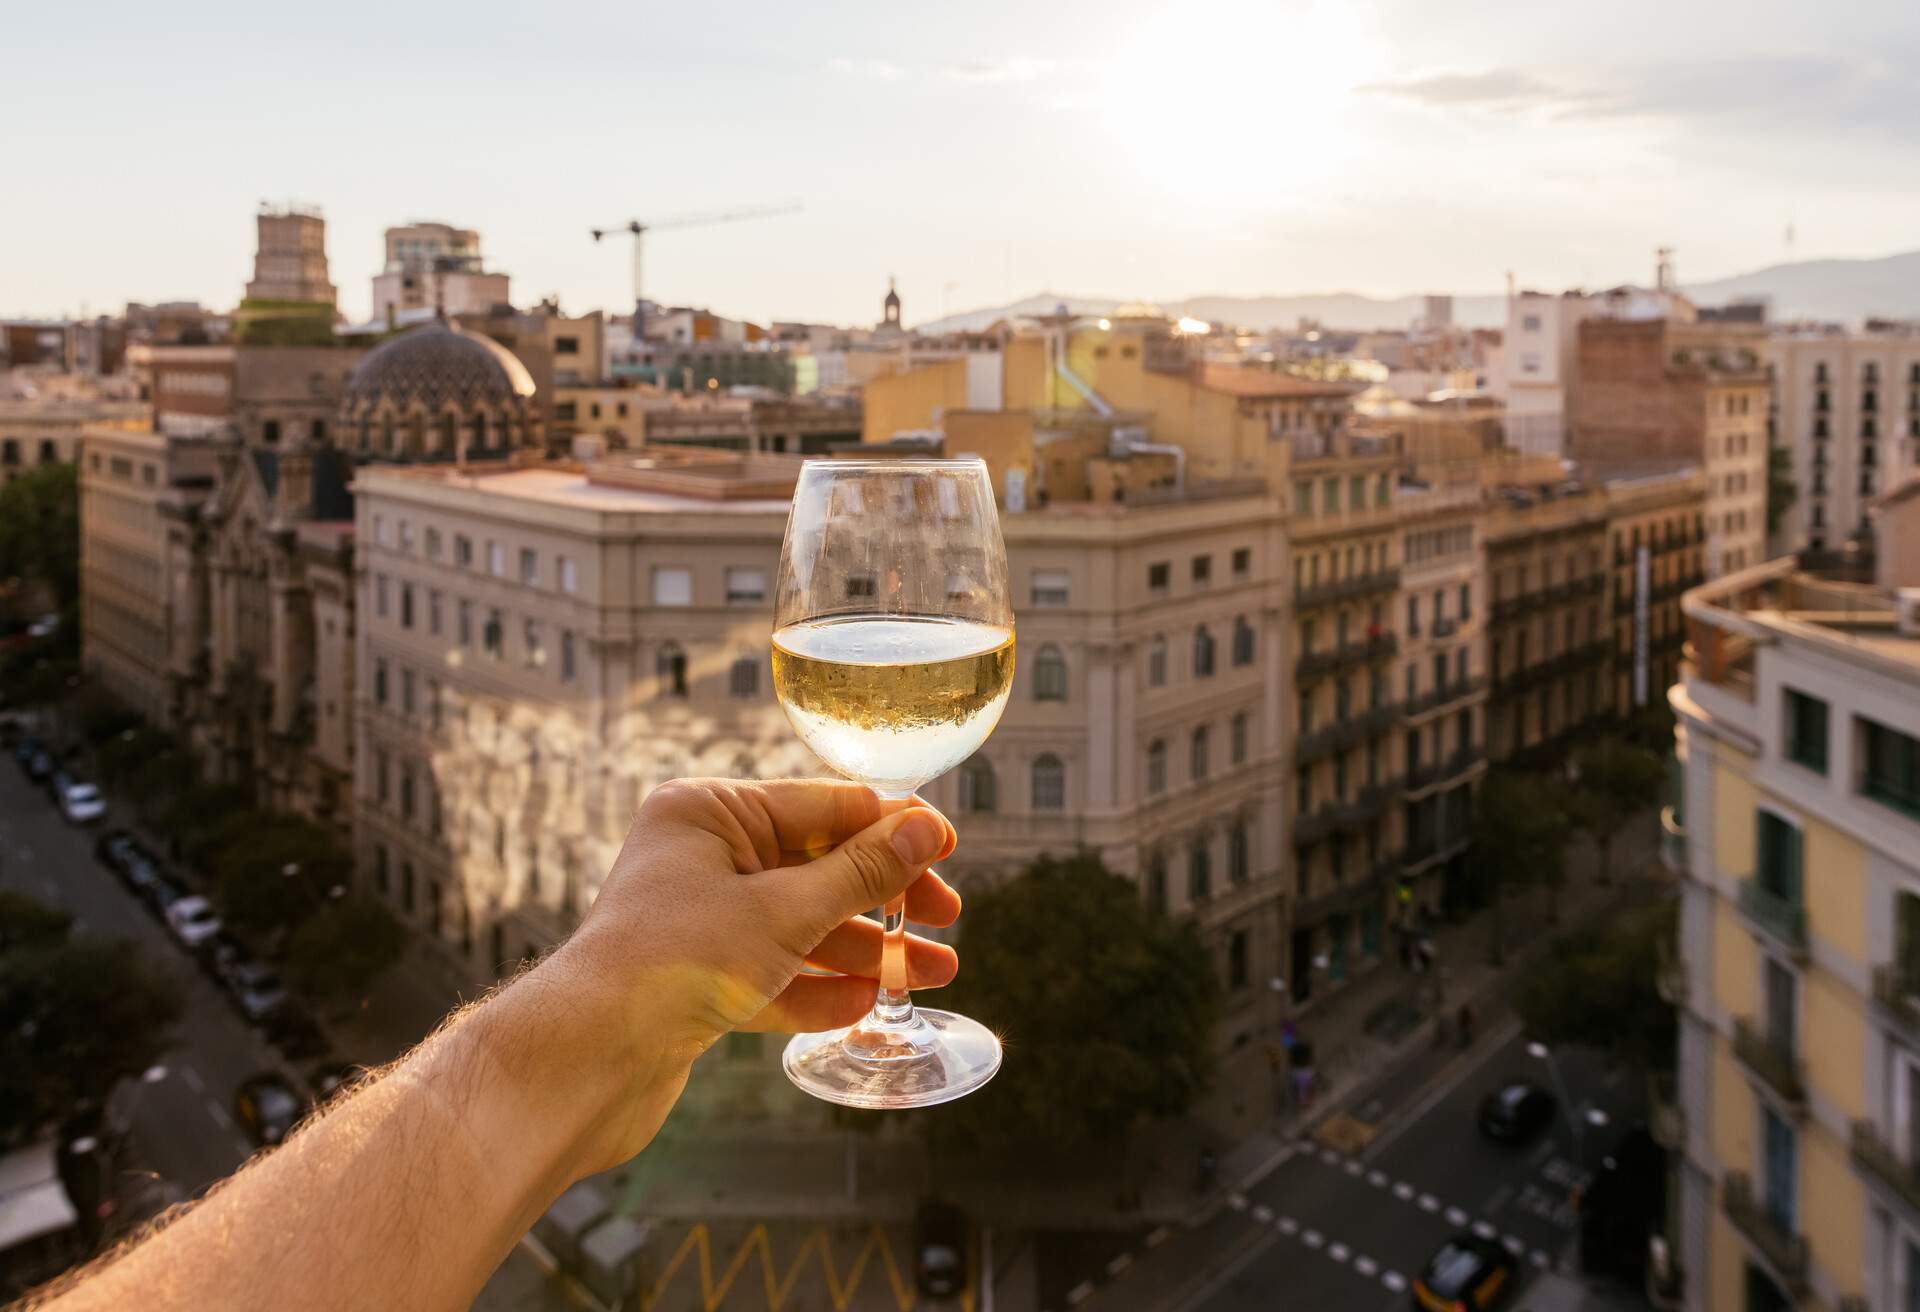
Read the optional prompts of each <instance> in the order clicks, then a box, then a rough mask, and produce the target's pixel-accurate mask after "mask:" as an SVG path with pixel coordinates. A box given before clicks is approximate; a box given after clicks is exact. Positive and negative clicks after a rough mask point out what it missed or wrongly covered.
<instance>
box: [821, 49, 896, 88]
mask: <svg viewBox="0 0 1920 1312" xmlns="http://www.w3.org/2000/svg"><path fill="white" fill-rule="evenodd" d="M827 67H828V68H831V69H832V70H833V71H834V72H836V73H839V74H841V75H843V76H846V77H864V78H869V79H871V80H873V81H875V82H898V81H899V80H900V79H901V78H903V77H905V76H906V75H907V70H906V69H904V68H902V67H900V65H898V64H896V63H893V62H891V61H890V60H885V59H848V58H846V57H845V56H844V55H842V56H836V57H835V58H834V59H832V60H831V61H829V62H828V64H827Z"/></svg>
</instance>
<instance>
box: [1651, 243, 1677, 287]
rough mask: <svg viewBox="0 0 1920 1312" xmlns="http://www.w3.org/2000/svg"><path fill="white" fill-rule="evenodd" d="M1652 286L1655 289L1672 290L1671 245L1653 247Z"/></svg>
mask: <svg viewBox="0 0 1920 1312" xmlns="http://www.w3.org/2000/svg"><path fill="white" fill-rule="evenodd" d="M1653 286H1654V290H1656V291H1663V292H1670V291H1672V290H1673V247H1671V246H1656V247H1654V249H1653Z"/></svg>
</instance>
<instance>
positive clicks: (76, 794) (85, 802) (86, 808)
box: [60, 783, 107, 825]
mask: <svg viewBox="0 0 1920 1312" xmlns="http://www.w3.org/2000/svg"><path fill="white" fill-rule="evenodd" d="M60 813H61V814H62V815H64V816H66V817H67V823H68V824H74V825H90V824H92V823H93V822H94V821H96V820H98V819H99V818H100V817H101V816H103V815H105V814H106V813H107V799H106V798H104V797H102V796H100V790H99V789H98V788H96V787H95V786H94V785H92V784H87V783H72V784H68V785H67V786H66V789H65V791H63V792H62V793H61V794H60Z"/></svg>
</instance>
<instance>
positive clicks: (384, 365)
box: [342, 320, 534, 414]
mask: <svg viewBox="0 0 1920 1312" xmlns="http://www.w3.org/2000/svg"><path fill="white" fill-rule="evenodd" d="M533 392H534V386H533V376H532V375H531V374H529V373H528V372H527V367H526V366H525V365H523V364H521V363H520V360H519V357H517V356H515V355H514V353H513V352H511V351H509V350H508V349H507V348H506V347H504V346H502V345H500V344H499V343H498V342H495V341H493V340H491V339H489V338H486V337H482V336H481V335H480V334H479V333H472V332H468V331H467V330H466V329H464V328H456V327H454V326H452V325H451V324H448V323H445V322H441V321H437V320H436V321H435V322H433V323H429V324H423V325H422V326H420V327H418V328H415V329H412V330H411V331H409V332H406V333H402V334H401V335H400V336H398V337H395V338H393V339H392V340H391V341H387V342H383V343H381V344H380V345H379V346H377V347H375V348H374V349H373V350H372V351H370V352H368V354H367V358H366V359H364V360H362V361H361V362H360V363H359V365H358V366H357V367H356V368H355V369H354V371H353V374H352V376H351V377H350V378H348V379H347V387H346V393H345V395H344V396H343V397H342V402H343V407H344V408H345V409H346V410H348V411H349V412H360V413H367V412H371V411H373V410H375V409H377V408H380V407H381V406H382V403H383V402H384V403H386V404H387V405H390V406H391V407H392V409H393V410H394V411H398V412H402V413H404V412H406V411H408V410H411V409H413V408H414V407H415V406H416V405H418V406H421V407H424V408H425V410H426V411H427V412H428V413H429V414H438V413H440V412H441V411H442V410H443V409H445V408H446V407H448V406H451V407H453V408H454V409H456V410H459V411H463V412H464V411H470V410H476V409H477V410H500V409H516V410H517V409H520V408H521V407H523V406H524V405H525V403H526V401H527V399H528V398H529V397H531V396H532V395H533Z"/></svg>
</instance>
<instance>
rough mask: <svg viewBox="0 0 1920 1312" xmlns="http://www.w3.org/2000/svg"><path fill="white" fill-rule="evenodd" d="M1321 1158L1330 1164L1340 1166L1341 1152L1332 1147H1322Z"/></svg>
mask: <svg viewBox="0 0 1920 1312" xmlns="http://www.w3.org/2000/svg"><path fill="white" fill-rule="evenodd" d="M1320 1160H1321V1161H1323V1162H1325V1163H1326V1164H1327V1165H1328V1166H1338V1165H1340V1154H1339V1153H1337V1152H1335V1151H1334V1150H1333V1149H1331V1148H1322V1149H1321V1150H1320Z"/></svg>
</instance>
